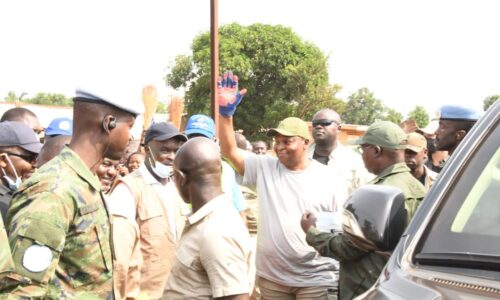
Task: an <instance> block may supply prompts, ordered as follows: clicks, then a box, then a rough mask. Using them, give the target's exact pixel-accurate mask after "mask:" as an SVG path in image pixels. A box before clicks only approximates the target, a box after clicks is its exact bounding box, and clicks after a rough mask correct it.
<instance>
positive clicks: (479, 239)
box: [415, 122, 500, 270]
mask: <svg viewBox="0 0 500 300" xmlns="http://www.w3.org/2000/svg"><path fill="white" fill-rule="evenodd" d="M497 123H498V122H497ZM496 125H498V124H495V126H493V128H494V129H492V130H491V132H490V134H489V135H488V136H487V137H486V138H485V139H484V140H483V143H482V144H481V145H480V147H479V148H478V149H476V150H475V153H473V154H472V155H471V156H469V158H467V157H464V159H466V160H467V161H466V162H464V163H466V167H465V168H464V170H463V171H462V172H461V174H458V176H456V179H452V180H451V184H452V187H451V190H450V192H449V193H448V195H446V196H445V199H443V200H444V201H443V202H442V203H443V204H441V207H440V208H439V209H438V210H437V213H435V215H434V217H433V219H432V220H431V223H430V225H429V226H428V227H427V229H426V232H425V233H424V236H423V239H422V240H421V241H420V243H419V246H418V247H417V251H416V255H415V261H416V262H417V263H419V264H433V265H446V266H454V267H464V268H477V269H487V270H488V269H495V270H498V269H500V149H499V146H500V129H499V128H498V126H496Z"/></svg>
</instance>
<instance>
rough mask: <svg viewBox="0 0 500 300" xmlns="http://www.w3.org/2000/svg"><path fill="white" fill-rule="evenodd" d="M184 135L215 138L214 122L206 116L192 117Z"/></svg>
mask: <svg viewBox="0 0 500 300" xmlns="http://www.w3.org/2000/svg"><path fill="white" fill-rule="evenodd" d="M184 134H186V135H187V136H189V135H191V134H201V135H203V136H205V137H207V138H209V139H213V138H214V136H215V124H214V120H212V118H210V117H209V116H206V115H192V116H191V117H190V118H189V120H188V121H187V124H186V129H185V130H184Z"/></svg>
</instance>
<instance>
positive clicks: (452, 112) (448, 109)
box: [438, 105, 481, 121]
mask: <svg viewBox="0 0 500 300" xmlns="http://www.w3.org/2000/svg"><path fill="white" fill-rule="evenodd" d="M480 117H481V113H480V112H478V111H476V110H474V109H472V108H468V107H464V106H458V105H445V106H442V107H441V108H440V109H439V112H438V118H439V119H440V120H460V121H462V120H463V121H477V120H478V119H479V118H480Z"/></svg>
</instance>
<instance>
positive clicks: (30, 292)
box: [2, 147, 113, 299]
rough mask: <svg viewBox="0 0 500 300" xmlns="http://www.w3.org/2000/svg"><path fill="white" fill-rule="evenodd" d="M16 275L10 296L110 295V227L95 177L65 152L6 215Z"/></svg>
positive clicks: (25, 186) (29, 185)
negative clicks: (17, 279) (14, 285)
mask: <svg viewBox="0 0 500 300" xmlns="http://www.w3.org/2000/svg"><path fill="white" fill-rule="evenodd" d="M7 220H8V223H7V228H8V229H9V239H10V246H11V249H12V257H13V260H14V264H15V268H16V270H15V275H17V276H20V277H23V278H24V279H23V280H21V281H19V283H18V284H17V286H16V287H15V288H14V289H13V290H9V291H2V292H7V293H9V294H11V296H13V295H15V296H24V297H28V298H29V297H34V298H43V299H68V298H78V297H87V298H111V297H113V287H112V277H113V273H112V270H113V262H112V255H111V253H112V251H111V249H112V248H111V241H110V240H111V238H110V233H111V230H110V223H109V218H108V215H107V211H106V206H105V204H104V200H103V196H102V193H101V185H100V183H99V179H98V178H97V177H96V176H95V175H94V174H92V173H91V172H90V170H89V168H88V167H87V166H86V165H85V163H84V162H83V161H82V160H81V159H80V157H79V156H78V155H77V154H76V153H75V152H73V151H72V150H71V149H70V148H68V147H65V148H64V149H63V150H62V151H61V153H60V154H59V155H58V156H57V157H55V158H54V159H52V160H51V161H49V162H48V163H47V164H45V165H43V167H41V168H40V169H39V170H38V171H37V172H35V173H34V174H33V175H32V176H31V177H30V178H29V179H28V180H27V181H25V182H24V183H23V184H22V185H21V187H20V189H19V191H18V192H17V193H16V194H14V197H13V198H12V201H11V204H10V208H9V213H8V215H7Z"/></svg>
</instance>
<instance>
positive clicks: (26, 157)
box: [4, 152, 37, 163]
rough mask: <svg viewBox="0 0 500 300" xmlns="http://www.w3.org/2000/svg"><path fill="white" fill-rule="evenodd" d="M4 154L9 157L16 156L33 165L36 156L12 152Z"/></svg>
mask: <svg viewBox="0 0 500 300" xmlns="http://www.w3.org/2000/svg"><path fill="white" fill-rule="evenodd" d="M4 153H5V154H8V155H11V156H16V157H19V158H21V159H23V160H24V161H26V162H28V163H33V162H35V160H36V157H37V155H36V154H19V153H12V152H4Z"/></svg>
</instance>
